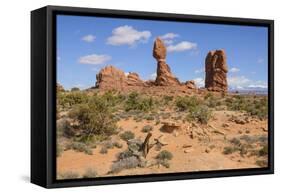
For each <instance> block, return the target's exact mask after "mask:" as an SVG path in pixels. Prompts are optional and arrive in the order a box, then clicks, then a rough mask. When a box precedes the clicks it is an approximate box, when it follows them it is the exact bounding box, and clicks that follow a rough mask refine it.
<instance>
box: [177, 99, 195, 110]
mask: <svg viewBox="0 0 281 194" xmlns="http://www.w3.org/2000/svg"><path fill="white" fill-rule="evenodd" d="M199 104H200V101H199V100H198V98H196V97H195V96H192V97H189V96H184V97H178V98H177V99H176V107H177V108H178V110H180V111H186V110H189V109H194V108H195V107H196V106H198V105H199Z"/></svg>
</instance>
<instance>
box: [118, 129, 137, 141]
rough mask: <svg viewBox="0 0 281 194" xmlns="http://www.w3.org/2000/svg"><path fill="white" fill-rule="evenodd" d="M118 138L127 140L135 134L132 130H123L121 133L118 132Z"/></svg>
mask: <svg viewBox="0 0 281 194" xmlns="http://www.w3.org/2000/svg"><path fill="white" fill-rule="evenodd" d="M120 138H121V139H123V140H124V141H128V140H130V139H134V138H135V134H134V133H133V132H132V131H125V132H123V133H122V134H120Z"/></svg>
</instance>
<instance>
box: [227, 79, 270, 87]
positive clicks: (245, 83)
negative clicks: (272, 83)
mask: <svg viewBox="0 0 281 194" xmlns="http://www.w3.org/2000/svg"><path fill="white" fill-rule="evenodd" d="M227 81H228V84H229V86H230V88H232V89H247V88H254V87H255V88H267V83H266V82H265V81H261V80H251V79H249V78H247V77H245V76H229V77H228V79H227Z"/></svg>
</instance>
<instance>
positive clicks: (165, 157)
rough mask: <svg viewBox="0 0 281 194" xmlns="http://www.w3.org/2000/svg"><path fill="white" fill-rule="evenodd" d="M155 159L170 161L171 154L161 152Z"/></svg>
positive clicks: (165, 151)
mask: <svg viewBox="0 0 281 194" xmlns="http://www.w3.org/2000/svg"><path fill="white" fill-rule="evenodd" d="M156 158H157V159H158V160H171V159H172V158H173V154H172V153H171V152H169V151H167V150H163V151H161V152H160V153H159V154H158V155H157V156H156Z"/></svg>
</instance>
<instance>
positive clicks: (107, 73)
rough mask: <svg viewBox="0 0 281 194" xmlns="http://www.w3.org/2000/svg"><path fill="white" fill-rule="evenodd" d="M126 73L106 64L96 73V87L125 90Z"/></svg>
mask: <svg viewBox="0 0 281 194" xmlns="http://www.w3.org/2000/svg"><path fill="white" fill-rule="evenodd" d="M126 79H127V78H126V75H125V73H124V72H123V71H121V70H119V69H117V68H116V67H114V66H111V65H110V66H106V67H105V68H103V69H102V70H100V72H99V73H98V74H97V75H96V80H97V81H96V87H97V88H100V89H116V90H123V89H124V88H125V87H126V85H127V84H126Z"/></svg>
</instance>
